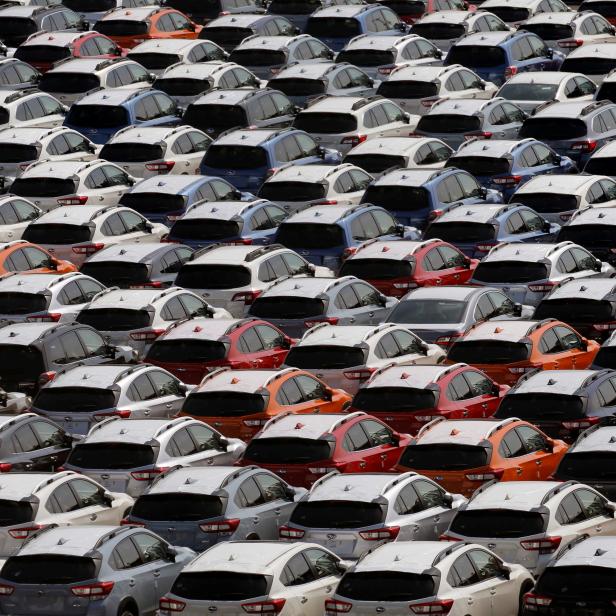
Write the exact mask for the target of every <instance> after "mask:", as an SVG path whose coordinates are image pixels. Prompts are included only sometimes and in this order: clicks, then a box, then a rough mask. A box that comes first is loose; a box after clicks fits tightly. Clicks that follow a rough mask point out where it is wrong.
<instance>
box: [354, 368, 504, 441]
mask: <svg viewBox="0 0 616 616" xmlns="http://www.w3.org/2000/svg"><path fill="white" fill-rule="evenodd" d="M507 391H509V387H508V386H507V385H499V384H498V383H496V382H495V381H493V380H492V379H491V378H490V377H488V376H487V375H486V374H485V373H484V372H482V371H481V370H477V369H476V368H472V367H471V366H468V365H467V364H455V365H453V366H442V365H438V366H397V365H389V366H385V367H384V368H381V369H380V370H378V371H377V372H375V373H374V374H373V375H372V377H371V378H370V380H369V381H367V382H366V383H365V384H364V385H363V386H362V387H361V388H360V390H359V391H358V392H357V394H356V395H355V398H353V403H352V406H351V409H352V410H353V411H364V412H366V413H370V414H371V415H374V416H375V417H378V418H379V419H382V420H383V421H385V422H386V423H387V424H388V425H389V426H391V427H392V428H394V430H398V431H399V432H410V433H411V434H416V433H417V432H419V430H421V428H423V426H425V425H426V424H427V423H429V422H430V421H432V420H434V419H437V418H438V417H444V418H446V419H479V418H484V417H492V415H494V413H495V412H496V410H497V409H498V407H499V405H500V403H501V400H502V398H503V396H504V395H505V394H506V393H507Z"/></svg>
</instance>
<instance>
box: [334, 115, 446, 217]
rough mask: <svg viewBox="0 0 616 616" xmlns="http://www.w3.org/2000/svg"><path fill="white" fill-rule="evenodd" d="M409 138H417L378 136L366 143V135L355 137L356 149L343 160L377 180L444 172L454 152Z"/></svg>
mask: <svg viewBox="0 0 616 616" xmlns="http://www.w3.org/2000/svg"><path fill="white" fill-rule="evenodd" d="M407 115H408V114H407ZM420 122H421V120H420ZM406 130H408V128H407V129H406ZM410 134H413V135H414V136H413V137H378V136H377V137H376V138H374V139H370V140H363V141H362V140H361V138H362V137H363V134H362V135H355V136H352V137H351V139H352V140H353V141H357V142H358V143H356V144H354V145H353V148H352V149H351V150H350V151H349V152H348V153H347V155H346V156H345V157H344V159H343V160H344V162H346V163H352V164H354V165H357V166H358V167H360V168H361V169H363V170H364V171H366V172H368V173H371V174H372V175H374V176H375V177H376V178H379V177H382V176H383V175H385V174H387V173H389V172H390V171H393V170H394V169H420V170H424V169H442V168H443V167H444V166H445V163H446V161H447V160H448V158H449V157H450V156H451V155H452V154H453V150H452V149H451V148H450V147H449V146H448V145H446V144H445V143H444V142H443V141H441V140H440V139H434V138H432V137H423V136H419V135H417V134H416V133H409V135H410ZM379 205H380V204H379Z"/></svg>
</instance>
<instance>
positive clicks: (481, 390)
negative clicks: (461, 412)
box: [464, 370, 494, 397]
mask: <svg viewBox="0 0 616 616" xmlns="http://www.w3.org/2000/svg"><path fill="white" fill-rule="evenodd" d="M464 378H465V379H466V380H467V381H468V384H469V387H470V388H471V393H472V394H473V397H475V396H485V395H489V394H491V393H492V389H493V387H494V385H493V383H492V381H491V380H490V379H489V378H488V377H486V376H484V375H483V374H481V372H475V371H474V370H467V371H466V372H464Z"/></svg>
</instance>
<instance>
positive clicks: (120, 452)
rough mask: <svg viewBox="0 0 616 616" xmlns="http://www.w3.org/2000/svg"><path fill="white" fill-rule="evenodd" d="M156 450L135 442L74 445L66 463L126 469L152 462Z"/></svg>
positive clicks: (88, 466) (79, 465) (81, 466)
mask: <svg viewBox="0 0 616 616" xmlns="http://www.w3.org/2000/svg"><path fill="white" fill-rule="evenodd" d="M155 459H156V452H155V451H154V449H153V448H152V447H151V446H150V445H139V444H136V443H120V442H109V443H90V444H83V443H82V444H78V445H75V448H74V449H73V451H71V453H70V455H69V457H68V460H67V464H70V465H71V466H75V467H77V468H95V469H99V468H104V469H108V470H126V469H131V468H141V467H142V466H149V465H151V464H154V461H155Z"/></svg>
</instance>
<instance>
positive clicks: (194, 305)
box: [179, 293, 210, 319]
mask: <svg viewBox="0 0 616 616" xmlns="http://www.w3.org/2000/svg"><path fill="white" fill-rule="evenodd" d="M179 298H180V302H182V305H183V306H184V310H185V311H186V314H187V315H188V318H189V319H192V318H194V317H205V316H208V315H209V314H210V310H209V308H208V306H207V305H206V303H205V302H204V301H203V300H201V299H199V298H198V297H195V296H194V295H189V294H188V293H183V294H182V295H180V296H179Z"/></svg>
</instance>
